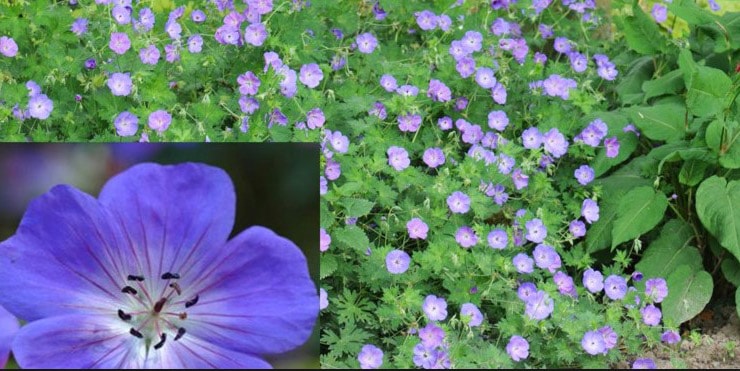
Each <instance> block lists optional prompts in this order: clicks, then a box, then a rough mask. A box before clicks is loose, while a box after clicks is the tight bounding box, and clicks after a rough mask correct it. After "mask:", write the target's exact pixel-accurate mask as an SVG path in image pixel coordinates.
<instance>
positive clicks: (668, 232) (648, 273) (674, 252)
mask: <svg viewBox="0 0 740 371" xmlns="http://www.w3.org/2000/svg"><path fill="white" fill-rule="evenodd" d="M693 237H694V234H693V231H692V229H691V226H690V225H689V224H687V223H686V222H683V221H681V220H679V219H672V220H670V221H669V222H668V223H666V224H665V225H664V226H663V228H662V229H661V230H660V237H659V238H658V239H657V240H655V241H653V242H652V243H651V244H650V246H648V248H647V249H646V250H645V252H644V253H643V255H642V259H640V261H639V262H638V263H637V264H636V265H635V269H636V270H638V271H640V272H642V273H643V275H645V278H646V279H647V278H653V277H661V278H666V277H668V275H669V274H670V273H671V272H673V271H675V270H676V269H677V268H678V267H679V266H681V265H687V266H689V267H691V268H692V270H695V271H698V270H700V269H702V263H701V262H702V257H701V254H700V253H699V250H698V249H697V248H695V247H693V246H691V245H689V242H691V239H692V238H693Z"/></svg>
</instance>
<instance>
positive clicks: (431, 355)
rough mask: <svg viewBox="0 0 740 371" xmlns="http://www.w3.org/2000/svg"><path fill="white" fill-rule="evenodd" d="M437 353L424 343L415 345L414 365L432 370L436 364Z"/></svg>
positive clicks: (433, 348)
mask: <svg viewBox="0 0 740 371" xmlns="http://www.w3.org/2000/svg"><path fill="white" fill-rule="evenodd" d="M438 355H439V352H438V351H437V350H436V349H435V347H430V346H428V345H426V344H424V342H421V343H419V344H416V346H414V357H413V361H414V364H415V365H416V366H418V367H422V368H425V369H430V368H434V364H435V363H437V358H438Z"/></svg>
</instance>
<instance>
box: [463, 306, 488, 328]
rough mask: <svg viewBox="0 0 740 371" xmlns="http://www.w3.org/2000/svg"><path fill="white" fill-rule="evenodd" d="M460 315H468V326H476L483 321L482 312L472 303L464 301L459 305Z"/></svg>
mask: <svg viewBox="0 0 740 371" xmlns="http://www.w3.org/2000/svg"><path fill="white" fill-rule="evenodd" d="M460 315H462V316H468V317H470V322H468V326H470V327H476V326H480V324H481V323H483V313H481V312H480V309H478V307H476V306H475V304H473V303H465V304H463V305H462V306H460Z"/></svg>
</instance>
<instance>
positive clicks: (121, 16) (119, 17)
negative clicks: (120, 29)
mask: <svg viewBox="0 0 740 371" xmlns="http://www.w3.org/2000/svg"><path fill="white" fill-rule="evenodd" d="M111 16H113V19H115V20H116V23H118V24H129V23H131V5H130V4H129V5H127V6H123V5H116V6H114V7H113V9H112V10H111Z"/></svg>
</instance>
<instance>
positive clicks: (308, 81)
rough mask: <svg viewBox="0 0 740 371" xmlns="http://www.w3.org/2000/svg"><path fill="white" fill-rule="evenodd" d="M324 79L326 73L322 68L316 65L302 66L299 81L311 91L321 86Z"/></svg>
mask: <svg viewBox="0 0 740 371" xmlns="http://www.w3.org/2000/svg"><path fill="white" fill-rule="evenodd" d="M323 78H324V73H323V72H321V68H319V65H318V64H316V63H309V64H304V65H303V66H301V72H300V74H299V75H298V80H300V81H301V82H302V83H303V85H306V86H308V87H309V88H311V89H313V88H315V87H317V86H319V83H320V82H321V80H322V79H323Z"/></svg>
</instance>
